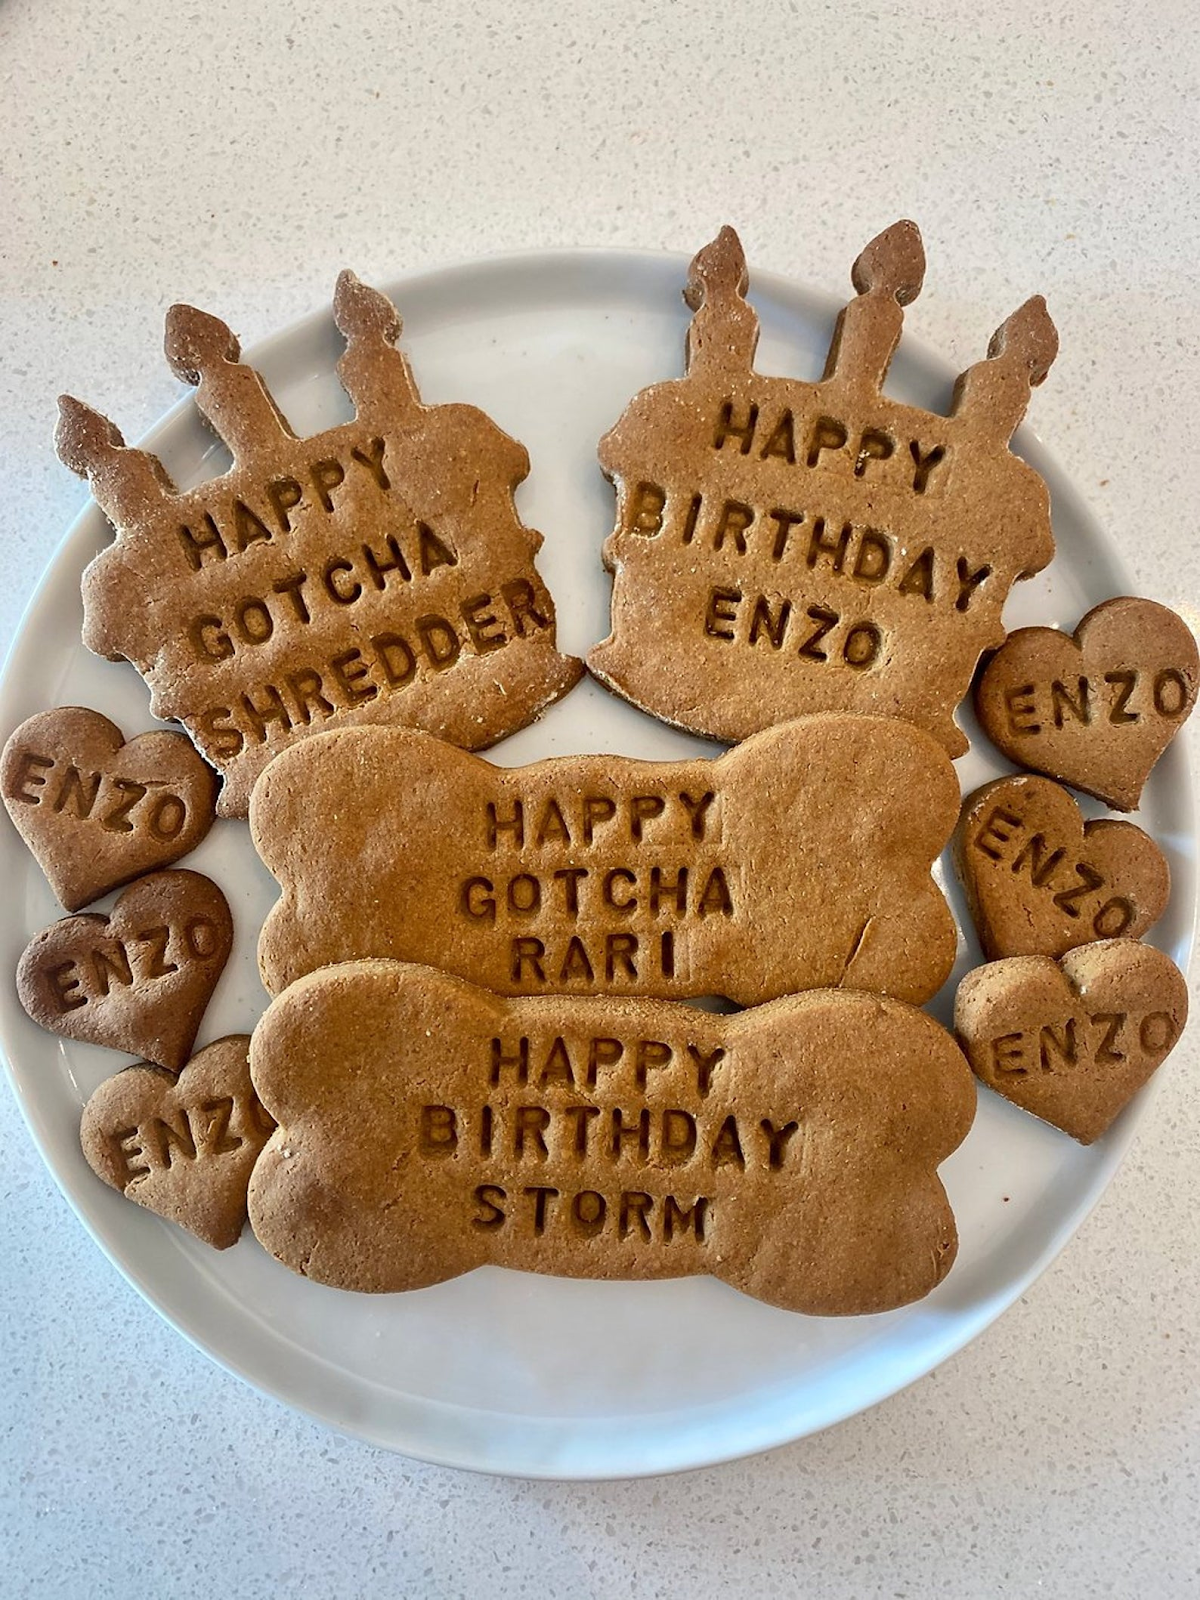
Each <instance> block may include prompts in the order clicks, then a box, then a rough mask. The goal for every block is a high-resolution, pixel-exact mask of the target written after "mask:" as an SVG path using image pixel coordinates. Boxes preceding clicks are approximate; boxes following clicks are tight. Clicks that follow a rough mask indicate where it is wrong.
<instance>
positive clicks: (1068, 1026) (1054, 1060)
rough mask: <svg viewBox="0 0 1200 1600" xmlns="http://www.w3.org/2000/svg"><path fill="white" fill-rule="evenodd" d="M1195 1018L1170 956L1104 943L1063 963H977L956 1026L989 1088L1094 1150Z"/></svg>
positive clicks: (1024, 959) (1030, 959)
mask: <svg viewBox="0 0 1200 1600" xmlns="http://www.w3.org/2000/svg"><path fill="white" fill-rule="evenodd" d="M1187 1014H1188V992H1187V984H1186V982H1185V981H1184V977H1183V974H1182V973H1181V972H1180V970H1179V968H1178V967H1177V966H1176V965H1175V963H1174V962H1173V961H1172V960H1171V959H1170V957H1169V956H1165V955H1163V953H1162V951H1161V950H1156V949H1155V948H1154V947H1153V945H1148V944H1139V943H1138V942H1137V940H1135V939H1105V940H1103V941H1102V942H1101V943H1099V944H1086V945H1081V946H1080V947H1079V948H1078V949H1076V950H1069V951H1068V952H1067V954H1066V955H1065V956H1063V958H1062V959H1061V961H1051V960H1050V958H1049V957H1048V956H1014V957H1012V958H1011V959H1010V960H1008V961H996V962H993V963H992V964H991V965H990V966H986V967H976V969H975V970H974V972H968V973H967V975H966V977H965V978H964V979H963V981H962V983H961V984H959V987H958V994H957V996H956V997H955V1002H954V1027H955V1030H956V1031H957V1033H958V1036H959V1039H960V1040H961V1042H962V1046H963V1049H964V1050H965V1051H966V1053H967V1059H968V1060H969V1061H970V1063H971V1065H972V1067H973V1068H974V1069H975V1071H976V1072H977V1073H978V1075H979V1076H980V1077H981V1078H982V1079H983V1081H984V1083H986V1084H987V1085H988V1086H989V1087H990V1088H992V1089H995V1090H996V1092H997V1094H1002V1095H1003V1096H1004V1097H1005V1099H1006V1100H1011V1101H1012V1102H1013V1103H1014V1105H1018V1106H1022V1107H1024V1109H1025V1110H1026V1111H1032V1112H1033V1114H1034V1116H1035V1117H1041V1118H1042V1119H1043V1120H1044V1121H1046V1122H1052V1123H1053V1124H1054V1125H1055V1127H1056V1128H1062V1129H1063V1130H1064V1131H1065V1132H1067V1133H1069V1134H1070V1135H1071V1136H1072V1138H1075V1139H1078V1140H1079V1141H1080V1143H1081V1144H1091V1142H1092V1140H1093V1139H1098V1138H1099V1137H1100V1135H1101V1134H1102V1133H1104V1132H1105V1131H1106V1130H1107V1128H1108V1127H1109V1125H1110V1124H1111V1122H1112V1121H1113V1119H1114V1117H1116V1115H1117V1113H1118V1112H1119V1111H1121V1110H1122V1109H1123V1108H1124V1107H1125V1106H1126V1105H1127V1104H1128V1103H1129V1101H1130V1100H1131V1099H1132V1098H1133V1096H1134V1095H1135V1094H1136V1093H1137V1091H1138V1090H1139V1089H1140V1088H1141V1087H1142V1085H1143V1084H1144V1083H1145V1082H1146V1081H1147V1079H1148V1078H1149V1077H1150V1076H1151V1074H1152V1073H1153V1072H1155V1071H1156V1069H1157V1068H1158V1067H1159V1066H1161V1065H1162V1063H1163V1061H1165V1060H1166V1058H1167V1056H1168V1055H1169V1054H1170V1053H1171V1051H1172V1050H1173V1049H1174V1047H1175V1044H1176V1042H1177V1040H1178V1038H1179V1035H1180V1034H1181V1033H1182V1032H1183V1025H1184V1023H1185V1022H1186V1021H1187Z"/></svg>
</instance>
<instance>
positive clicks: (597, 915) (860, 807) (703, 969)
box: [250, 715, 959, 1005]
mask: <svg viewBox="0 0 1200 1600" xmlns="http://www.w3.org/2000/svg"><path fill="white" fill-rule="evenodd" d="M958 797H959V796H958V780H957V778H956V777H955V774H954V769H953V767H952V766H951V763H950V761H949V759H948V758H947V756H946V754H945V752H944V751H943V750H942V749H941V747H940V746H939V745H938V744H937V743H936V742H935V741H934V740H933V739H932V738H930V736H929V735H928V734H925V733H922V732H921V730H920V729H919V728H914V727H912V726H911V725H910V724H908V723H904V722H898V721H896V720H894V719H892V718H882V717H879V718H874V717H853V716H833V715H830V716H824V717H809V718H805V719H803V720H801V721H798V722H795V723H790V724H787V725H785V726H782V727H779V728H772V729H768V730H767V731H765V732H764V733H761V734H759V735H757V736H756V737H755V738H753V739H749V740H747V741H746V743H745V744H743V745H740V746H739V747H738V748H737V749H735V750H731V751H730V752H729V753H728V754H726V755H723V756H721V757H719V758H718V759H717V760H716V761H706V760H694V761H669V762H648V761H634V760H630V759H628V758H626V757H623V756H613V755H581V756H560V757H555V758H553V759H551V760H548V761H540V762H537V763H535V764H533V765H532V766H528V767H515V768H500V767H494V766H492V765H491V763H489V762H487V761H484V760H482V759H481V758H479V757H478V756H471V755H467V754H465V753H464V752H463V751H460V750H455V749H454V748H452V747H451V746H450V745H446V744H442V743H440V742H439V741H438V740H436V739H432V738H430V737H429V736H428V735H427V734H420V733H416V732H413V731H409V730H402V729H381V728H353V729H346V730H345V731H344V732H341V733H332V734H325V735H322V736H321V737H320V738H318V739H310V740H307V741H306V742H305V743H304V744H301V745H297V746H296V747H295V748H293V749H291V750H288V751H285V752H284V753H283V755H281V756H278V757H277V758H276V759H275V761H273V762H272V763H271V765H270V766H269V767H268V768H267V770H266V772H265V773H264V774H263V776H262V777H261V778H260V779H259V781H258V784H257V786H256V788H255V790H254V797H253V800H252V803H251V807H250V829H251V834H252V836H253V839H254V843H255V846H256V848H257V850H258V852H259V854H260V855H261V857H262V859H263V861H264V862H265V863H266V865H267V867H268V869H269V870H270V871H271V872H272V873H274V875H275V877H276V878H277V879H278V880H279V882H280V885H281V887H282V890H283V894H282V897H281V899H280V901H279V903H278V904H277V905H276V906H275V907H274V909H273V910H272V911H271V913H270V915H269V916H268V917H267V920H266V922H265V924H264V926H263V931H262V936H261V939H260V941H259V967H260V970H261V972H262V975H263V982H264V983H265V984H266V986H267V988H268V990H269V991H270V992H271V993H272V994H277V993H279V991H280V990H281V989H283V988H285V987H286V986H287V985H288V984H289V983H291V982H293V981H294V979H296V978H298V977H300V976H301V974H303V973H305V972H310V971H312V970H313V969H314V968H316V967H323V966H327V965H329V964H330V963H331V962H336V961H348V960H352V959H354V958H356V957H363V956H392V957H396V958H398V959H401V960H405V961H421V962H427V963H428V964H429V965H431V966H437V967H441V968H443V969H444V970H446V971H449V972H456V973H458V974H459V975H460V976H462V977H468V978H470V979H472V980H473V981H475V982H477V983H482V984H486V985H487V986H488V987H489V988H492V989H495V990H498V991H499V992H501V993H505V994H522V993H530V992H533V993H554V992H566V993H575V994H605V993H610V994H644V995H661V996H665V997H672V998H685V997H687V996H689V995H703V994H709V993H717V994H724V995H728V996H729V998H730V999H732V1000H736V1001H737V1002H738V1003H739V1004H742V1005H752V1004H755V1003H757V1002H758V1001H761V1000H767V999H773V998H774V997H775V996H777V995H782V994H791V993H793V992H795V991H796V990H799V989H815V988H825V987H831V988H833V987H842V988H848V989H869V990H874V991H877V992H880V993H886V994H891V995H895V996H897V997H898V998H900V999H904V1000H912V1001H917V1002H919V1001H922V1000H926V999H928V998H929V996H930V995H932V994H933V993H934V992H935V991H936V990H937V989H938V988H939V987H940V986H941V984H942V983H943V982H944V981H945V979H946V977H947V976H948V975H949V971H950V968H951V966H952V965H953V961H954V952H955V946H956V931H955V927H954V920H953V918H952V916H951V914H950V910H949V907H948V906H947V904H946V901H945V897H944V896H943V894H942V892H941V890H940V889H939V888H938V886H937V884H936V883H935V882H934V880H933V878H932V877H931V875H930V868H931V866H932V864H933V862H934V861H935V860H936V859H937V857H938V854H939V853H940V851H941V850H942V848H943V846H944V845H945V843H946V841H947V839H948V838H949V836H950V833H951V831H952V829H953V827H954V823H955V820H956V818H957V812H958Z"/></svg>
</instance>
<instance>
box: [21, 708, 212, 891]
mask: <svg viewBox="0 0 1200 1600" xmlns="http://www.w3.org/2000/svg"><path fill="white" fill-rule="evenodd" d="M0 787H2V788H3V794H4V804H5V806H6V808H7V810H8V814H9V816H10V817H11V818H12V820H13V822H14V823H15V824H16V827H17V830H18V831H19V833H20V834H21V837H22V838H23V839H24V840H25V843H26V844H27V845H28V846H29V848H30V849H31V850H32V851H33V853H34V855H35V856H36V857H37V860H38V864H39V866H40V867H41V869H42V871H43V872H44V873H45V874H46V877H47V878H48V879H49V880H50V886H51V888H52V889H53V890H54V892H55V894H56V895H57V896H58V899H59V900H60V901H61V903H62V904H63V905H64V906H65V907H66V909H67V910H68V911H77V910H78V909H79V908H80V907H81V906H86V905H88V904H90V903H91V901H93V900H98V899H99V898H100V896H101V895H102V894H107V892H108V891H109V890H110V889H115V888H117V887H118V886H119V885H120V884H123V883H128V882H129V881H130V880H131V879H132V878H136V877H137V876H138V875H139V874H141V873H144V872H150V871H152V870H153V869H154V868H155V867H163V866H167V865H168V864H169V863H170V862H172V861H177V860H178V859H179V857H180V856H183V855H186V854H187V853H188V851H189V850H193V849H195V847H196V845H198V844H199V843H200V840H201V839H203V837H204V835H205V834H206V833H207V832H208V830H209V828H210V827H211V826H212V823H213V817H214V815H215V807H216V795H217V780H216V776H215V774H214V773H213V771H212V769H211V768H210V767H209V766H207V765H206V764H205V762H204V761H202V760H201V758H200V757H199V756H198V755H197V754H196V751H195V750H194V749H193V747H192V745H191V743H190V742H189V741H188V740H187V739H185V738H184V736H183V735H182V734H179V733H142V734H139V735H138V736H137V737H136V738H134V739H130V740H128V742H127V741H126V739H125V736H124V735H123V734H122V732H121V730H120V728H118V727H117V725H116V724H115V723H113V722H110V721H109V719H108V718H107V717H104V716H101V714H100V713H99V712H98V711H90V710H88V709H87V708H86V707H83V706H59V707H58V708H57V709H56V710H53V711H41V712H39V713H38V714H37V715H36V716H33V717H30V718H29V719H28V721H26V722H23V723H22V724H21V726H20V727H19V728H18V729H17V730H16V732H15V733H13V734H12V735H11V736H10V738H9V740H8V742H7V744H6V745H5V746H4V752H3V755H2V756H0Z"/></svg>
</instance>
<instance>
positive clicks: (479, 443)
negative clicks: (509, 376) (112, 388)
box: [57, 272, 582, 816]
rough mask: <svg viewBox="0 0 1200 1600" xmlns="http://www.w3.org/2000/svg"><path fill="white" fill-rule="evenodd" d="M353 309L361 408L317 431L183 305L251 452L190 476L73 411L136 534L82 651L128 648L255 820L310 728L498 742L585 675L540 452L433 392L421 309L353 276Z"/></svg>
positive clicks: (203, 366) (349, 330) (119, 550)
mask: <svg viewBox="0 0 1200 1600" xmlns="http://www.w3.org/2000/svg"><path fill="white" fill-rule="evenodd" d="M334 316H335V318H336V320H337V324H338V327H339V328H340V329H341V331H342V333H343V334H344V335H345V336H346V340H347V348H346V352H345V354H344V356H343V357H342V359H341V361H340V363H339V365H338V373H339V376H340V378H341V380H342V384H343V386H344V387H345V389H346V392H347V394H348V395H349V396H350V398H351V400H352V401H353V402H354V405H355V408H356V415H355V417H354V419H353V420H352V421H351V422H347V423H344V424H342V425H341V426H339V427H335V428H331V429H329V430H327V431H326V432H324V433H320V434H317V435H316V436H314V437H312V438H307V439H300V438H297V437H296V435H295V434H294V433H292V431H291V429H290V428H289V427H288V425H287V422H286V421H285V420H284V418H283V416H282V415H281V414H280V412H279V409H278V407H277V406H276V405H275V402H274V400H273V399H272V398H271V396H270V394H269V393H268V391H267V389H266V386H265V384H264V383H263V380H262V378H261V377H260V376H259V375H258V373H257V372H255V371H254V370H253V369H252V368H250V367H248V366H245V365H243V364H242V363H241V361H240V360H239V347H238V342H237V340H236V339H235V338H234V336H233V334H231V333H230V331H229V329H228V328H227V327H226V326H225V324H224V323H223V322H219V321H218V320H217V319H216V318H215V317H210V316H207V315H205V314H204V313H203V312H201V311H196V310H194V309H193V308H192V307H190V306H175V307H173V308H172V310H171V311H170V312H169V313H168V316H167V338H166V349H167V357H168V359H169V361H170V363H171V365H172V367H173V368H174V370H175V372H176V373H177V374H178V375H179V376H180V377H181V378H184V379H186V380H187V381H188V382H191V383H195V384H197V385H198V389H197V395H196V401H197V404H198V406H199V408H200V410H201V411H202V413H203V414H204V415H205V416H206V417H207V418H208V420H209V421H210V422H211V423H212V425H213V427H214V428H215V429H216V430H217V432H218V433H219V434H220V435H221V437H222V438H223V439H224V441H225V443H226V444H227V445H228V446H229V449H230V450H231V452H232V454H233V465H232V467H231V468H230V469H229V471H228V472H225V473H223V474H222V475H221V476H219V477H216V478H212V479H209V480H208V481H206V482H204V483H201V484H199V485H197V486H196V487H195V488H193V489H189V490H184V491H180V490H179V489H177V488H176V486H175V485H174V484H173V483H172V482H171V480H170V479H169V478H168V476H167V474H166V472H165V470H164V469H163V467H162V464H161V463H160V462H159V461H158V459H157V458H156V457H155V456H153V455H150V454H147V453H146V452H145V451H142V450H134V449H127V448H126V447H125V445H124V442H123V440H122V438H121V435H120V434H119V433H118V432H117V430H116V429H115V428H114V427H113V426H112V424H111V423H109V422H108V421H107V420H106V419H105V418H104V417H102V416H100V415H99V414H98V413H97V412H95V411H92V410H90V409H89V408H88V407H87V406H85V405H83V404H81V403H80V402H79V401H77V400H72V399H67V398H64V399H63V401H62V402H61V417H60V421H59V428H58V436H57V444H58V452H59V455H60V456H61V457H62V459H63V461H65V462H66V464H67V465H68V466H70V467H72V468H73V469H74V470H75V471H76V472H79V473H83V474H86V476H87V477H88V479H89V480H90V482H91V486H92V492H93V494H94V495H95V496H96V499H97V501H98V502H99V504H100V506H101V507H102V509H103V510H104V511H105V512H106V513H107V515H108V516H109V518H110V519H111V520H112V522H113V523H114V525H115V527H116V529H117V538H116V541H115V543H113V544H112V545H111V546H109V547H108V548H107V549H105V550H103V551H102V552H101V553H100V554H99V555H98V556H97V557H96V558H95V560H93V561H92V563H91V564H90V565H89V566H88V568H87V570H86V571H85V573H84V577H83V605H84V629H83V637H84V643H85V644H86V645H87V646H88V647H89V649H91V650H94V651H96V652H97V654H99V655H103V656H108V657H110V658H112V659H119V658H122V657H124V658H127V659H128V660H130V661H131V662H132V663H133V664H134V666H135V667H136V668H137V669H138V671H139V672H140V673H141V674H142V676H143V677H144V678H145V679H146V682H147V683H148V684H149V686H150V690H151V694H152V700H151V704H152V707H153V710H154V712H155V714H156V715H157V716H160V717H169V718H177V719H178V720H179V721H180V722H182V723H183V724H184V726H185V727H186V728H187V730H188V732H189V733H190V734H191V735H192V738H193V739H194V740H195V741H196V744H197V745H198V747H199V748H200V750H201V751H202V752H203V754H204V755H205V756H206V757H207V758H208V760H209V761H211V762H212V764H213V765H214V766H215V767H217V768H218V769H219V770H220V771H221V772H222V773H223V774H224V777H225V784H224V788H223V790H222V793H221V798H220V805H219V809H220V812H221V814H222V815H223V816H241V815H244V814H245V811H246V807H247V804H248V802H249V797H250V789H251V787H252V785H253V782H254V779H255V777H256V776H257V775H258V773H259V772H260V771H261V770H262V769H263V767H265V766H266V764H267V762H268V761H269V760H270V759H271V757H272V756H274V755H275V754H277V753H278V752H279V751H280V750H282V749H285V748H286V747H287V746H289V745H292V744H294V743H296V742H297V741H298V740H300V739H303V738H304V737H305V736H306V735H308V734H310V733H313V732H317V731H321V730H323V729H328V728H334V727H346V726H349V725H352V724H361V723H385V724H388V725H392V726H403V727H420V728H424V729H426V730H428V731H429V732H432V733H436V734H438V735H439V736H441V737H442V738H445V739H448V740H449V741H451V742H452V743H454V744H458V745H461V746H463V747H466V748H469V749H482V748H484V747H485V746H487V745H490V744H493V743H495V741H496V740H497V739H501V738H503V737H504V736H505V735H506V734H509V733H513V732H515V731H516V730H517V729H518V728H522V727H524V726H525V725H526V724H527V723H529V722H531V721H532V720H533V719H534V718H535V717H536V716H537V715H538V713H539V712H540V711H542V710H543V709H544V708H545V707H546V706H547V705H549V704H550V703H551V702H552V701H554V700H556V699H558V697H559V696H560V695H562V694H564V693H565V692H566V690H567V689H569V688H570V687H571V685H572V684H573V683H575V681H576V680H577V678H578V677H579V674H580V671H581V670H582V669H581V667H580V665H579V663H578V662H577V661H575V660H574V659H572V658H570V657H566V656H562V655H560V654H559V653H558V651H557V649H556V648H555V619H554V606H553V603H552V602H551V599H550V596H549V594H548V593H547V592H546V588H545V586H544V584H543V583H542V582H541V579H540V578H539V577H538V574H537V572H536V570H535V569H534V565H533V558H534V554H535V552H536V551H537V549H538V547H539V545H540V544H541V536H540V534H538V533H535V532H534V531H533V530H532V529H530V528H527V527H525V526H524V525H523V523H522V522H521V520H520V518H519V517H518V516H517V512H516V508H515V505H514V502H513V491H514V489H515V488H516V486H517V484H518V483H520V481H521V480H522V478H524V477H525V476H526V474H527V472H528V470H529V458H528V455H527V454H526V451H525V449H524V447H523V446H522V445H520V444H518V443H517V442H516V440H514V439H511V438H510V437H509V436H508V435H507V434H506V433H504V432H502V431H501V429H500V428H498V427H497V426H496V424H495V423H494V422H492V421H491V420H490V419H489V418H488V417H486V416H485V415H484V414H483V412H481V411H478V410H476V409H475V408H474V407H473V406H466V405H439V406H426V405H422V404H421V401H420V397H419V395H418V393H417V389H416V386H415V384H414V382H413V378H412V373H411V371H410V369H409V365H408V362H407V360H406V359H405V357H404V356H403V355H402V354H401V352H400V351H399V350H398V349H397V348H396V340H397V339H398V337H399V334H400V319H399V317H398V316H397V315H396V312H395V311H394V309H393V308H392V306H391V304H390V303H389V301H387V300H386V299H385V298H384V297H383V296H382V295H381V294H377V293H376V292H375V291H374V290H371V289H368V288H367V287H366V286H365V285H363V284H361V283H359V281H358V280H357V279H356V278H355V277H354V276H353V274H351V273H348V272H345V273H343V274H342V276H341V277H340V278H339V280H338V286H337V293H336V296H335V299H334Z"/></svg>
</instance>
